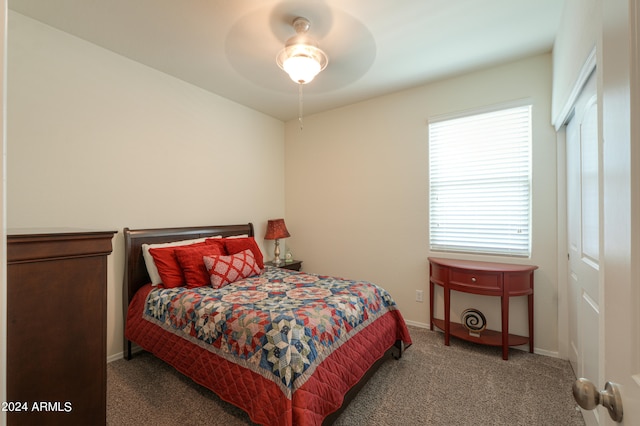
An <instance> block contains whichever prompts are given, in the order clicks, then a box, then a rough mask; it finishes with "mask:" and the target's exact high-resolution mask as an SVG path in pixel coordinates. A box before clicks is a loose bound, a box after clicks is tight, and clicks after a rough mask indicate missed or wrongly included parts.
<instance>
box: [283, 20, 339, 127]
mask: <svg viewBox="0 0 640 426" xmlns="http://www.w3.org/2000/svg"><path fill="white" fill-rule="evenodd" d="M310 26H311V23H310V22H309V20H308V19H306V18H296V19H294V20H293V28H294V29H295V30H296V35H294V36H293V37H291V38H290V39H289V40H287V42H286V43H285V47H284V49H282V50H281V51H280V53H279V54H278V56H277V57H276V62H277V64H278V66H279V67H280V68H282V69H283V70H284V71H285V72H286V73H287V74H289V77H290V78H291V80H293V81H294V82H296V83H298V86H299V87H298V95H299V105H298V121H300V128H301V129H302V85H303V84H307V83H309V82H311V81H312V80H313V79H314V78H315V77H316V75H318V74H319V73H320V71H322V70H323V69H325V68H326V67H327V64H328V63H329V58H327V55H326V54H325V53H324V52H323V51H322V50H321V49H320V48H319V47H318V42H317V41H315V39H313V38H312V37H311V36H309V35H308V34H307V33H308V31H309V27H310Z"/></svg>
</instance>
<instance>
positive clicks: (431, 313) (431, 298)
mask: <svg viewBox="0 0 640 426" xmlns="http://www.w3.org/2000/svg"><path fill="white" fill-rule="evenodd" d="M429 329H430V330H431V331H433V281H431V280H429Z"/></svg>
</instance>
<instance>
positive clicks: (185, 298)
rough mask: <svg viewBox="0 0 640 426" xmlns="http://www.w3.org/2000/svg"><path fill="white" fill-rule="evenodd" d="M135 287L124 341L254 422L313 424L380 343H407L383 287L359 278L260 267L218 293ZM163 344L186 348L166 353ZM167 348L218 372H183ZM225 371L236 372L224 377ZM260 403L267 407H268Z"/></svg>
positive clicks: (336, 403)
mask: <svg viewBox="0 0 640 426" xmlns="http://www.w3.org/2000/svg"><path fill="white" fill-rule="evenodd" d="M142 293H146V294H145V296H144V301H142V300H137V299H141V297H138V296H136V299H134V300H133V301H132V308H131V309H130V310H129V314H128V319H127V330H126V334H127V338H129V339H130V340H132V341H134V342H136V343H138V344H139V345H141V346H142V347H143V348H145V349H147V350H150V351H151V352H154V353H155V354H156V355H157V356H160V357H161V358H163V359H165V361H168V360H169V359H171V360H173V362H171V361H168V362H169V363H170V364H172V365H174V367H176V368H177V369H178V370H180V371H182V372H183V373H185V374H187V375H189V376H190V377H192V378H193V379H194V380H195V381H197V382H199V383H201V384H204V385H205V386H207V387H209V388H210V389H212V390H213V391H214V392H216V393H218V395H220V396H221V397H222V398H223V399H225V400H227V401H230V402H232V403H234V404H236V405H238V406H240V408H243V409H244V410H245V411H247V412H248V413H249V415H250V417H251V418H252V420H253V421H256V422H258V423H264V424H320V423H321V422H322V420H323V419H324V417H326V415H328V414H330V413H331V412H333V411H335V410H336V409H337V408H339V407H340V405H341V403H342V398H343V397H344V393H346V391H348V389H349V388H350V387H351V386H353V384H355V383H356V382H357V381H358V380H359V378H360V377H361V376H362V374H364V372H366V370H367V369H368V368H369V367H370V366H371V365H372V364H373V363H374V362H375V361H376V360H377V359H379V358H380V357H381V356H382V355H383V354H384V352H385V351H386V349H388V348H389V347H390V346H391V345H393V344H394V343H395V342H396V341H397V340H400V341H403V342H404V344H405V346H406V345H410V344H411V340H410V337H409V332H408V330H407V328H406V325H405V323H404V320H403V319H402V316H401V314H400V312H399V311H398V310H397V307H396V304H395V302H394V301H393V299H392V298H391V296H390V295H389V293H388V292H387V291H385V290H384V289H382V288H381V287H379V286H376V285H374V284H372V283H369V282H366V281H354V280H344V279H339V278H335V277H329V276H323V275H316V274H308V273H300V272H295V271H289V270H286V269H281V268H273V267H267V268H266V269H265V271H264V272H263V273H262V274H260V275H258V276H254V277H251V278H247V279H243V280H240V281H237V282H235V283H232V284H230V285H227V286H225V287H223V288H220V289H213V288H210V287H201V288H196V289H187V288H184V287H177V288H171V289H163V288H154V289H150V288H147V289H146V291H143V292H142ZM136 304H137V305H139V308H138V310H137V312H135V313H132V310H134V311H135V310H136V308H135V307H134V305H136ZM130 324H131V325H130ZM140 324H142V325H140ZM152 327H153V329H152ZM151 335H153V337H152V338H150V337H149V336H151ZM158 339H164V340H163V342H164V343H162V344H159V343H158ZM169 341H170V342H172V344H176V343H175V342H184V343H177V344H179V345H182V346H184V345H188V346H189V347H190V348H191V349H189V350H188V351H185V350H184V349H182V348H181V347H180V348H172V347H171V346H170V347H169V348H171V349H170V350H168V349H167V347H165V346H166V343H167V342H169ZM176 351H177V352H185V353H188V354H189V355H188V356H189V358H191V361H192V360H193V358H194V357H195V358H198V359H205V360H210V361H201V362H211V363H214V364H215V366H213V367H210V369H212V370H215V371H213V372H212V373H210V374H213V375H214V376H221V377H201V375H202V373H199V372H197V371H196V372H190V371H184V370H188V368H185V366H186V365H187V364H188V362H185V360H184V359H180V358H176V357H175V356H174V354H173V352H176ZM229 371H234V372H236V373H234V376H235V378H234V379H232V380H228V379H227V377H228V375H229ZM360 372H361V373H360ZM194 374H195V376H196V377H193V375H194ZM222 376H224V377H222ZM223 382H224V383H223ZM245 382H247V383H245ZM248 382H251V383H248ZM247 389H262V390H263V391H264V390H268V392H269V395H268V397H267V398H265V397H264V395H256V394H255V393H254V392H247ZM247 393H249V394H247ZM329 393H333V394H332V395H329ZM261 399H262V401H261ZM248 400H251V401H252V402H251V403H247V401H248ZM274 400H279V402H278V403H274ZM260 404H265V405H266V406H259V405H260ZM269 406H273V407H275V408H274V409H273V410H271V412H270V410H269V409H268V408H267V407H269ZM276 410H278V412H276Z"/></svg>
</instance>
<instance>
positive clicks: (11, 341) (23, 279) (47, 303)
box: [3, 230, 115, 425]
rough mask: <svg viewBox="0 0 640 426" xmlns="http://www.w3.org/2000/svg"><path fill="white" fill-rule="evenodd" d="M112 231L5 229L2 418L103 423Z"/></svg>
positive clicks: (19, 422)
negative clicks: (4, 396) (109, 261)
mask: <svg viewBox="0 0 640 426" xmlns="http://www.w3.org/2000/svg"><path fill="white" fill-rule="evenodd" d="M114 233H115V232H111V231H109V232H103V231H92V232H87V231H74V230H54V231H51V230H48V231H38V232H34V231H33V230H30V231H28V230H21V231H19V232H18V231H12V230H9V232H8V234H9V235H8V236H7V317H8V318H7V320H8V321H7V401H6V407H5V406H3V408H5V409H6V410H7V411H8V412H7V424H9V425H45V424H46V425H58V424H59V425H71V424H78V425H79V424H83V425H102V424H105V423H106V359H107V354H106V329H107V324H106V311H107V255H108V254H109V253H111V250H112V245H111V240H112V238H113V235H114Z"/></svg>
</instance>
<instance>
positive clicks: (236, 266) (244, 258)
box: [203, 249, 262, 288]
mask: <svg viewBox="0 0 640 426" xmlns="http://www.w3.org/2000/svg"><path fill="white" fill-rule="evenodd" d="M203 260H204V264H205V266H206V268H207V271H209V276H210V280H211V286H212V287H213V288H221V287H224V286H225V285H227V284H231V283H233V282H236V281H238V280H241V279H243V278H248V277H251V276H254V275H258V274H259V273H260V272H262V268H260V267H259V266H258V263H257V262H256V259H255V257H254V255H253V252H252V251H251V250H249V249H247V250H244V251H242V252H240V253H236V254H232V255H230V256H204V258H203Z"/></svg>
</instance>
